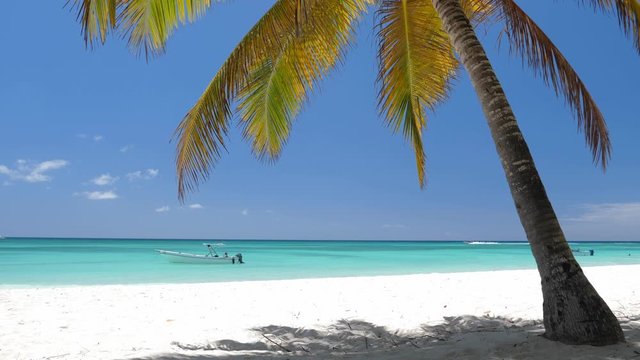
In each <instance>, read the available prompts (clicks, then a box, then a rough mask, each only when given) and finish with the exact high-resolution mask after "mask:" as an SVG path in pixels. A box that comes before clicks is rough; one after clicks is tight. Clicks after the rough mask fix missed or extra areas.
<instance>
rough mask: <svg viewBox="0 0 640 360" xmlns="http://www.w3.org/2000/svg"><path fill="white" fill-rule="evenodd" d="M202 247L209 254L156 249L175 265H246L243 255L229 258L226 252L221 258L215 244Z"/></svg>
mask: <svg viewBox="0 0 640 360" xmlns="http://www.w3.org/2000/svg"><path fill="white" fill-rule="evenodd" d="M202 245H204V246H206V247H207V250H208V253H206V254H204V255H199V254H191V253H185V252H179V251H171V250H159V249H156V251H157V252H158V253H160V255H162V256H164V257H166V258H167V259H168V260H169V261H171V262H174V263H185V264H244V261H242V254H240V253H238V254H235V255H233V256H229V255H228V254H227V253H226V252H225V253H224V254H223V255H222V256H220V255H218V253H217V252H216V249H215V248H214V247H213V244H209V243H203V244H202Z"/></svg>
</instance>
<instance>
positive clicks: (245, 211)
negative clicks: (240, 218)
mask: <svg viewBox="0 0 640 360" xmlns="http://www.w3.org/2000/svg"><path fill="white" fill-rule="evenodd" d="M240 213H241V214H242V215H244V216H247V215H249V209H243V210H242V211H241V212H240Z"/></svg>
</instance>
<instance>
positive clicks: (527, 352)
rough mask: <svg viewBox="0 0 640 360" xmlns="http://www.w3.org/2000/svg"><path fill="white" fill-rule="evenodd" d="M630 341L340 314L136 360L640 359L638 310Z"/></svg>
mask: <svg viewBox="0 0 640 360" xmlns="http://www.w3.org/2000/svg"><path fill="white" fill-rule="evenodd" d="M620 321H621V325H622V327H623V330H624V332H625V336H626V338H627V342H626V343H624V344H618V345H612V346H603V347H593V346H575V345H565V344H560V343H558V342H553V341H549V340H547V339H545V338H544V337H542V336H541V335H542V334H543V332H544V329H543V327H542V324H541V322H540V321H524V320H521V319H507V318H504V317H489V316H484V317H477V316H471V315H463V316H456V317H445V318H444V321H443V322H442V323H441V324H437V325H423V326H422V327H421V328H420V329H418V330H416V331H412V332H400V331H394V332H390V331H389V330H388V329H386V328H385V327H383V326H379V325H375V324H372V323H369V322H366V321H361V320H346V319H344V320H340V321H338V322H336V323H335V324H332V325H330V326H328V327H326V328H322V329H307V328H293V327H288V326H278V325H269V326H264V327H258V328H254V329H252V331H254V332H255V334H256V335H257V340H256V341H254V342H238V341H235V340H231V339H222V340H212V341H210V342H207V343H198V344H190V343H183V342H174V343H172V345H173V346H174V348H175V352H173V353H162V354H156V355H152V356H147V357H138V358H135V359H137V360H212V359H219V360H239V359H250V360H253V359H289V360H294V359H309V358H319V359H354V360H355V359H362V360H364V359H387V358H388V359H399V358H400V359H474V360H475V359H504V360H511V359H514V360H515V359H530V358H540V359H545V360H552V359H563V360H564V359H568V360H578V359H580V360H582V359H594V360H595V359H604V358H606V359H609V360H618V359H620V360H621V359H639V360H640V316H632V317H624V318H621V319H620Z"/></svg>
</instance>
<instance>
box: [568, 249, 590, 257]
mask: <svg viewBox="0 0 640 360" xmlns="http://www.w3.org/2000/svg"><path fill="white" fill-rule="evenodd" d="M571 252H572V253H573V255H574V256H593V255H594V254H595V251H593V249H589V250H581V249H571Z"/></svg>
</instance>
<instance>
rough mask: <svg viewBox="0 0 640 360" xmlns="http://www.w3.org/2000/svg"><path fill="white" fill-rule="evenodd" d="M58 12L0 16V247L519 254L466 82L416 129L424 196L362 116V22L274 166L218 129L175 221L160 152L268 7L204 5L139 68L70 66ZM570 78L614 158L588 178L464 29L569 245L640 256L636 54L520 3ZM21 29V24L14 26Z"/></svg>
mask: <svg viewBox="0 0 640 360" xmlns="http://www.w3.org/2000/svg"><path fill="white" fill-rule="evenodd" d="M65 3H66V1H62V0H61V1H41V2H38V4H37V6H33V4H32V3H31V2H24V1H15V2H9V3H8V4H6V6H8V9H6V13H7V14H12V15H11V16H7V17H6V18H5V19H4V20H3V22H1V23H0V43H1V44H2V50H1V56H0V149H1V151H0V234H2V235H5V236H56V237H66V236H71V237H85V236H86V237H163V238H222V239H224V238H259V239H408V240H413V239H416V240H418V239H419V240H440V239H444V240H447V239H463V240H470V239H496V240H524V232H523V231H522V229H521V226H520V223H519V220H518V218H517V216H516V213H515V210H514V206H513V203H512V200H511V197H510V194H509V191H508V188H507V185H506V182H505V179H504V175H503V173H502V169H501V168H500V165H499V161H498V159H497V156H496V153H495V150H494V146H493V144H492V142H491V139H490V135H489V131H488V128H487V126H486V124H485V120H484V118H483V115H482V112H481V110H480V107H479V104H478V101H477V99H476V96H475V94H474V93H473V90H472V88H471V86H470V83H469V81H468V78H467V77H466V75H465V74H464V73H462V74H461V76H460V77H459V79H458V80H457V81H456V84H455V89H454V91H453V93H452V94H451V98H450V100H449V101H448V102H446V103H444V104H442V105H441V106H440V107H438V108H437V109H436V112H435V113H432V114H429V123H428V129H427V131H426V133H425V139H424V141H425V146H426V152H427V157H428V163H427V169H428V176H429V182H428V186H427V189H426V190H420V188H419V186H418V183H417V179H416V171H415V166H414V160H413V155H412V153H411V150H410V147H409V146H408V144H407V143H406V142H405V141H404V140H403V139H402V137H401V136H399V135H393V134H391V131H390V130H389V129H388V128H386V127H385V126H384V125H383V122H382V120H381V119H380V117H379V116H378V112H377V109H376V91H377V88H376V86H375V77H376V60H375V52H376V44H375V36H374V34H375V30H374V29H373V16H372V15H371V14H370V15H369V16H368V17H367V18H366V19H364V21H363V22H362V24H361V26H360V29H359V32H358V38H357V44H356V45H355V46H354V47H353V49H352V50H351V52H350V54H349V56H348V57H347V60H346V62H345V63H344V64H343V65H342V66H340V68H339V69H338V70H337V71H335V72H333V73H332V74H331V76H329V78H328V79H327V81H325V82H324V83H323V85H322V87H321V89H320V90H319V91H318V92H317V93H316V94H315V95H313V96H312V98H311V101H310V102H309V103H308V104H307V105H306V106H305V109H304V111H303V112H302V114H301V115H300V116H299V118H298V119H297V120H296V123H295V125H294V129H293V135H292V138H291V140H290V142H289V144H288V145H287V147H286V148H285V151H284V154H283V156H282V157H281V159H280V161H279V162H277V163H276V164H275V165H272V164H265V163H262V162H260V161H257V160H256V159H254V157H253V156H252V155H251V152H250V149H249V147H248V145H247V144H246V143H245V142H243V140H242V138H241V136H240V131H239V129H238V128H234V129H233V132H232V134H231V138H230V142H229V147H228V148H229V153H228V154H226V155H225V156H224V158H223V160H222V161H221V162H220V163H219V165H218V166H217V167H216V169H215V170H214V173H213V176H212V177H211V179H210V180H209V181H208V182H207V183H205V184H204V185H203V186H201V188H200V191H199V192H197V193H194V194H191V195H190V196H189V197H188V199H187V202H186V204H185V205H184V206H181V205H180V204H179V202H178V200H177V195H176V179H175V172H174V167H173V160H174V148H175V145H174V144H173V143H171V142H170V139H171V136H172V133H173V131H174V129H175V127H176V125H177V124H178V122H179V120H180V119H181V118H182V116H183V115H184V114H185V112H186V111H187V110H188V109H189V108H190V106H191V105H192V104H193V102H194V101H195V100H196V99H197V97H198V96H199V94H200V92H201V91H202V90H203V89H204V87H205V86H206V84H207V83H208V81H209V80H210V79H211V77H212V76H213V75H214V74H215V72H216V70H217V68H218V67H219V66H220V64H221V63H222V62H223V61H224V60H225V57H226V56H227V55H228V54H229V53H230V51H231V50H232V49H233V47H234V46H235V45H236V44H237V42H238V41H239V40H240V39H241V37H242V36H243V34H244V33H245V32H246V31H247V30H248V29H249V28H250V27H251V25H252V24H253V23H255V21H256V20H257V19H258V18H259V16H260V15H261V14H262V13H263V12H264V11H265V10H266V9H267V8H268V7H269V6H270V5H271V3H272V1H268V0H239V1H229V2H223V3H221V4H216V5H214V6H213V7H212V9H211V10H210V11H209V13H208V15H207V16H205V17H204V18H203V19H201V20H200V21H199V22H197V23H195V24H191V25H188V26H185V27H182V28H180V29H179V30H178V31H177V32H176V34H175V35H174V37H173V38H171V39H170V41H169V44H168V51H167V53H166V55H164V56H162V57H160V58H157V59H154V60H152V61H150V62H148V63H147V62H145V61H144V59H141V58H136V57H135V56H134V55H133V54H132V53H131V52H130V51H129V50H128V49H127V46H126V42H125V41H122V40H120V39H117V38H111V39H109V41H108V42H107V44H106V45H104V46H100V47H97V48H95V49H93V50H86V49H85V48H84V43H83V40H82V37H81V34H80V27H79V26H78V24H77V23H76V22H75V15H74V14H73V13H71V12H70V11H69V9H67V8H65V7H64V4H65ZM521 3H522V6H523V7H524V8H525V9H526V10H527V11H529V13H530V15H531V16H532V17H533V18H534V19H535V20H536V21H538V23H539V24H540V25H541V26H542V27H543V28H544V29H545V31H546V32H547V33H548V34H549V35H550V36H551V37H552V39H553V40H554V41H555V43H556V44H557V45H558V46H559V47H560V48H561V50H563V51H564V53H565V55H566V56H567V58H568V59H569V61H570V62H571V63H572V64H573V65H574V67H575V68H576V69H577V71H578V72H579V74H580V75H581V76H582V78H583V80H584V81H585V82H586V84H587V86H588V87H589V88H590V90H591V93H592V95H593V96H594V98H595V99H596V100H597V102H598V104H599V105H600V107H601V109H602V111H603V112H604V114H605V116H606V118H607V120H608V123H609V127H610V131H611V137H612V141H613V159H612V161H611V163H610V167H609V168H608V170H607V172H606V173H603V172H602V171H601V170H599V169H597V168H595V167H594V166H593V165H592V163H591V156H590V153H589V151H588V150H587V149H586V147H585V145H584V142H583V137H582V135H581V134H578V133H577V132H576V124H575V121H574V120H573V119H572V117H571V114H570V112H569V110H568V109H567V108H566V107H565V106H564V104H563V101H562V100H559V99H557V98H556V97H555V95H554V94H553V92H552V91H551V90H549V89H547V88H546V87H545V86H544V84H543V83H542V81H541V80H540V79H536V78H534V77H533V76H532V74H531V72H529V71H528V70H526V69H523V68H522V65H521V63H520V60H519V59H516V58H515V57H513V56H511V55H509V53H508V47H507V46H506V44H503V45H502V47H500V48H499V47H498V44H497V41H496V35H497V34H498V31H499V26H493V27H490V28H486V29H485V28H482V29H480V34H481V40H482V41H483V43H484V45H485V46H486V49H487V51H488V53H489V56H490V58H491V60H492V62H493V63H494V66H495V68H496V70H497V72H498V75H499V78H500V80H501V81H502V82H503V85H504V87H505V89H506V92H507V95H508V97H509V99H510V101H511V103H512V105H513V107H514V110H515V112H516V115H517V117H518V120H519V122H520V124H521V127H522V130H523V132H524V134H525V137H526V139H527V140H528V142H529V145H530V147H531V150H532V152H533V155H534V158H535V159H536V163H537V166H538V169H539V171H540V173H541V175H542V178H543V181H544V182H545V185H546V187H547V191H548V193H549V195H550V197H551V200H552V202H553V204H554V206H555V209H556V211H557V213H558V216H559V217H560V219H561V222H562V224H563V227H564V230H565V232H566V234H567V237H568V238H569V239H570V240H640V235H639V234H640V187H639V186H638V184H639V183H640V157H639V156H638V155H640V146H639V145H638V144H637V138H638V136H639V135H640V122H638V112H637V104H638V101H639V99H640V88H639V87H638V84H639V83H640V72H638V71H637V68H638V65H639V59H640V58H639V57H638V54H637V53H636V52H635V51H634V49H633V46H632V43H631V41H630V40H628V39H626V38H625V37H624V36H623V35H622V33H621V32H620V31H619V29H618V27H617V23H616V20H615V19H614V18H613V17H606V16H599V15H595V14H594V13H593V11H592V10H591V9H588V8H578V7H576V6H574V5H573V4H572V2H557V1H527V2H525V1H521ZM27 14H28V16H27Z"/></svg>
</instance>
